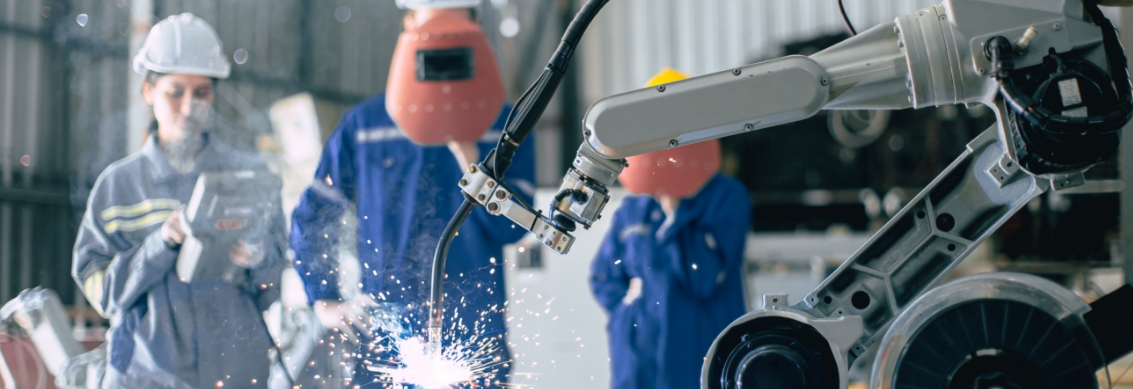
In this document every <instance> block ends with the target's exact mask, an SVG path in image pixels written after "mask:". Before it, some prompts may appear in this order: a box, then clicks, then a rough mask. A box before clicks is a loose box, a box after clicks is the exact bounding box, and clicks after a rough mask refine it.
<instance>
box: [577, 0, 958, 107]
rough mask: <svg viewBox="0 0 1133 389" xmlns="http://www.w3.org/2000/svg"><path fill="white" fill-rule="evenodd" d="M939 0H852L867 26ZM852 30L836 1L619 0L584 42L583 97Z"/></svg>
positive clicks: (858, 19) (855, 16)
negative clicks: (664, 70) (665, 71)
mask: <svg viewBox="0 0 1133 389" xmlns="http://www.w3.org/2000/svg"><path fill="white" fill-rule="evenodd" d="M939 3H940V1H939V0H935V1H933V0H847V1H845V6H846V12H847V13H848V14H849V17H850V20H851V21H852V22H853V23H854V27H855V28H857V29H858V31H863V30H865V29H868V28H869V27H872V26H874V25H877V24H880V23H882V22H886V21H890V20H893V18H895V17H897V16H899V15H904V14H908V13H912V12H915V11H917V10H919V9H923V8H926V7H929V6H931V5H934V4H939ZM842 31H846V29H845V25H844V24H843V22H842V18H841V14H840V13H839V12H838V2H837V1H836V0H791V1H779V0H614V1H611V2H610V3H609V4H608V5H606V7H605V8H604V9H603V10H602V14H600V15H599V16H598V18H597V19H596V20H595V22H594V25H593V26H592V27H591V29H590V30H589V31H587V33H586V38H584V40H583V43H582V46H583V48H582V50H583V51H582V52H583V54H582V56H581V57H580V58H582V64H581V66H583V74H584V75H585V76H584V77H583V79H584V81H583V82H584V85H583V98H584V100H585V101H586V102H588V103H593V102H594V101H595V100H597V99H598V98H601V97H602V96H606V95H610V94H614V93H620V92H625V91H628V90H632V89H636V88H640V87H641V86H642V85H643V84H644V83H645V81H646V80H648V79H649V77H650V76H651V75H653V74H654V73H656V72H657V71H659V70H660V69H661V68H663V67H666V66H668V67H673V68H676V69H679V70H681V71H684V72H686V73H689V74H691V75H702V74H706V73H710V72H715V71H720V70H724V69H728V68H730V67H735V66H739V65H744V64H748V63H752V62H756V61H759V60H763V59H770V58H774V57H777V56H779V55H780V53H779V48H780V47H781V46H782V45H783V44H784V43H788V42H792V41H798V40H804V39H808V38H811V37H814V36H817V35H820V34H827V33H837V32H842Z"/></svg>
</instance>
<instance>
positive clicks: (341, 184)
mask: <svg viewBox="0 0 1133 389" xmlns="http://www.w3.org/2000/svg"><path fill="white" fill-rule="evenodd" d="M479 3H480V0H442V1H428V0H399V4H400V5H401V6H402V7H404V8H408V12H407V14H406V16H405V19H404V27H405V31H404V32H403V33H402V34H401V37H400V39H399V41H398V46H397V48H396V50H395V54H394V57H393V59H392V62H393V63H392V66H391V70H390V76H389V82H388V85H387V90H386V93H383V94H379V95H377V96H374V97H372V98H370V99H368V100H365V101H363V102H361V103H359V104H358V105H356V106H354V107H353V108H351V109H350V110H349V111H348V112H347V113H346V115H345V116H344V117H343V119H342V121H341V122H340V123H339V125H338V127H337V128H336V129H335V131H334V133H333V134H332V135H331V136H330V138H329V139H328V140H327V144H326V147H325V149H324V151H323V155H322V159H321V161H320V163H319V167H318V169H317V171H316V173H315V177H314V182H313V184H312V186H311V188H309V189H308V190H307V191H306V192H305V193H304V194H303V196H302V197H301V198H300V203H299V205H298V207H296V209H295V212H294V213H293V214H292V230H291V247H292V249H293V250H294V252H295V261H294V265H295V267H296V269H297V270H298V271H299V274H300V276H301V277H302V278H303V281H304V284H305V287H306V292H307V296H308V299H309V301H310V303H311V304H313V305H314V308H315V310H316V312H318V313H319V315H320V317H321V318H323V320H324V325H327V326H342V323H344V322H353V325H354V326H357V325H358V323H357V322H358V320H357V317H358V315H357V314H354V313H352V312H357V309H358V308H362V309H364V310H368V311H369V312H371V313H374V312H378V313H377V314H375V315H374V316H387V317H388V316H393V317H395V319H397V320H395V321H394V322H395V323H392V324H393V325H397V326H401V325H404V326H406V327H409V328H408V332H411V333H413V334H415V335H423V333H422V331H424V329H425V327H426V323H425V318H426V317H427V310H426V309H425V304H426V303H427V302H428V298H429V287H430V282H431V281H430V272H431V269H432V260H433V253H434V252H435V250H436V247H437V243H438V241H439V239H440V236H441V234H442V231H443V230H444V228H445V226H446V225H447V224H448V221H449V219H450V218H451V217H452V215H454V214H455V213H456V210H457V208H458V207H459V206H460V204H461V202H462V201H463V200H464V197H463V194H462V193H461V190H460V187H459V185H458V183H459V181H460V179H461V177H462V176H463V174H464V172H465V171H466V169H468V167H469V166H470V165H472V164H475V163H477V162H478V161H479V158H480V157H481V156H484V155H486V154H487V153H488V152H489V150H491V149H492V147H493V146H494V145H495V143H496V140H497V139H498V138H499V136H500V131H502V129H503V126H504V122H505V121H506V116H507V113H508V112H509V111H510V110H511V108H510V106H509V105H507V104H505V103H504V99H505V93H504V85H503V81H502V78H501V77H500V73H499V66H498V64H497V63H496V59H495V55H494V53H493V52H492V50H491V47H490V46H489V44H488V40H487V37H486V34H485V33H484V31H483V30H481V29H480V27H479V26H478V25H477V24H476V19H477V18H476V15H475V8H473V7H477V6H478V5H479ZM489 129H490V131H489ZM527 143H528V144H531V143H534V142H530V141H529V142H527ZM534 164H535V161H534V155H533V153H532V150H531V147H530V146H524V147H521V148H520V151H519V152H518V154H517V155H516V157H515V163H514V164H513V165H512V166H513V167H512V169H510V170H509V171H508V180H507V181H506V182H508V183H509V184H510V185H511V186H512V187H514V188H515V189H517V192H516V194H517V195H519V196H522V197H524V198H525V199H527V200H528V201H530V200H531V196H532V195H533V193H534V185H533V181H534ZM352 208H353V209H352ZM349 212H354V213H355V215H347V213H349ZM348 216H356V220H357V232H356V234H343V233H342V226H343V225H344V221H345V220H346V219H344V218H346V217H348ZM347 224H349V223H347ZM525 232H526V231H525V230H524V229H522V228H516V227H515V226H514V225H513V224H512V223H511V222H510V221H508V220H507V219H506V218H501V217H493V216H490V215H488V213H487V212H486V211H485V210H484V209H477V210H475V211H474V212H473V213H472V215H471V217H470V218H469V219H468V222H467V223H465V224H464V226H463V227H462V228H461V229H460V231H459V235H458V236H457V237H456V239H455V240H454V242H453V246H452V253H453V255H451V256H450V258H449V260H448V266H447V267H446V275H447V280H448V282H446V283H445V292H446V293H447V294H448V295H449V298H447V299H445V309H446V311H447V312H449V313H450V314H455V315H459V316H460V317H461V318H463V321H462V323H463V324H462V326H463V327H465V328H467V329H469V330H470V331H469V333H468V334H454V335H456V336H457V337H467V336H471V335H473V334H475V335H479V336H485V337H489V338H491V339H492V341H493V342H494V343H495V344H497V345H498V346H499V347H500V349H501V351H500V352H499V355H497V358H496V362H495V367H494V368H493V369H491V371H490V372H489V373H488V375H489V376H490V377H481V378H480V379H479V380H477V382H476V384H477V386H478V387H500V386H502V385H505V384H506V382H507V372H508V370H509V368H508V366H509V365H508V363H509V362H510V354H509V352H508V349H507V346H506V339H505V337H504V333H505V331H506V322H505V316H504V305H505V302H506V301H507V300H506V295H505V293H504V290H505V289H504V278H503V277H504V276H503V267H502V265H503V247H504V246H505V245H508V244H511V243H514V242H516V241H518V240H519V239H520V238H521V237H522V236H523V235H524V233H525ZM350 235H354V236H356V238H354V239H355V240H356V241H348V242H341V240H342V238H341V236H350ZM347 239H349V238H347ZM344 245H345V246H354V248H356V252H357V259H358V262H359V263H360V265H358V266H357V267H358V269H359V270H360V271H361V272H362V274H361V279H360V285H358V286H360V288H354V287H355V285H343V283H342V280H343V279H345V278H348V277H347V276H349V275H348V274H343V272H342V269H344V267H343V266H340V260H341V258H339V256H340V252H341V251H340V249H341V246H344ZM347 289H360V291H359V293H360V294H361V296H362V300H364V301H361V302H360V301H357V299H356V298H355V296H344V295H343V293H342V291H343V290H347ZM360 305H369V306H370V307H359V306H360ZM369 324H371V326H370V328H359V329H360V330H361V334H360V336H361V338H362V339H361V344H362V346H361V348H360V349H359V350H358V352H355V353H354V354H353V355H355V357H356V358H355V361H354V362H355V367H354V369H353V371H352V372H351V374H352V375H353V379H352V381H353V382H351V385H363V386H365V385H370V384H372V383H373V382H378V381H381V380H382V379H383V377H382V376H381V375H379V374H377V373H373V372H370V371H369V370H368V369H367V367H368V366H373V365H396V361H395V359H396V355H390V353H389V350H386V349H383V347H385V346H386V344H385V343H383V342H384V339H387V337H386V335H388V331H389V329H388V328H373V323H369Z"/></svg>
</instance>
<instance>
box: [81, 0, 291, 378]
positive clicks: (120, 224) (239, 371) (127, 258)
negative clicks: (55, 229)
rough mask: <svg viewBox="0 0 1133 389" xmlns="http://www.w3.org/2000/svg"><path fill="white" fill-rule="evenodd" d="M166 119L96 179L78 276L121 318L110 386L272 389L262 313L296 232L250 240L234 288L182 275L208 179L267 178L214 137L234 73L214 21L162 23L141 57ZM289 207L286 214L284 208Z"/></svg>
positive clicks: (114, 324) (280, 229)
mask: <svg viewBox="0 0 1133 389" xmlns="http://www.w3.org/2000/svg"><path fill="white" fill-rule="evenodd" d="M134 70H135V71H136V72H138V73H139V74H142V75H144V76H145V82H144V84H143V86H142V91H141V93H142V96H143V97H144V99H145V101H146V103H147V104H149V105H151V106H152V107H153V114H154V117H155V120H154V122H153V124H152V125H151V127H150V132H149V136H148V139H147V140H146V143H145V145H144V146H143V148H142V150H141V151H138V152H136V153H134V154H132V155H130V156H129V157H126V158H125V159H122V160H120V161H118V162H115V163H113V164H111V165H110V167H108V168H106V170H105V171H103V172H102V174H101V175H100V176H99V178H98V180H97V181H96V182H95V185H94V188H93V189H92V191H91V195H90V199H89V200H88V205H87V210H86V213H85V215H84V216H83V219H82V225H81V226H80V229H79V235H78V238H77V241H76V243H75V249H74V263H73V264H72V271H71V273H72V276H73V277H74V279H75V281H76V282H77V283H78V284H79V286H80V288H81V289H82V291H83V293H84V295H85V296H86V298H87V300H88V301H90V303H91V305H92V306H94V307H95V309H96V310H98V311H99V313H100V314H102V315H103V316H105V317H107V318H109V319H110V321H111V329H110V331H109V332H108V339H107V343H108V345H109V346H108V350H107V352H108V354H109V358H108V359H109V361H108V365H109V366H108V368H107V371H106V375H105V378H104V380H103V384H102V385H103V387H104V388H170V389H172V388H176V389H181V388H186V389H189V388H203V387H222V386H223V387H225V388H264V387H266V386H267V382H268V375H269V374H270V372H269V366H270V360H269V358H268V356H269V350H271V349H272V345H273V341H272V339H271V337H270V336H269V335H268V332H267V329H266V327H265V325H264V322H263V317H262V315H261V312H262V311H263V310H264V309H265V308H266V307H268V305H270V304H271V302H272V301H274V300H276V299H277V298H278V296H279V286H278V285H279V277H280V273H281V271H282V269H283V268H284V267H285V266H286V265H287V263H286V261H285V260H284V259H283V250H284V247H285V246H284V244H285V239H286V226H285V225H284V224H283V212H282V209H278V211H277V212H275V215H273V218H272V221H273V224H272V229H271V232H270V233H271V236H272V237H273V238H274V239H268V240H267V242H265V243H263V245H264V246H266V247H260V246H259V245H252V244H246V243H244V242H240V243H238V244H236V245H234V246H233V247H232V248H231V249H230V250H229V251H228V258H227V259H228V260H230V261H231V262H232V263H233V264H235V265H237V266H239V267H241V268H244V269H246V270H245V271H244V272H243V273H241V274H238V276H237V277H235V278H233V279H232V280H231V281H225V280H194V281H193V282H192V283H185V282H182V280H181V279H180V278H179V277H178V275H177V272H176V270H175V268H174V267H175V266H174V265H175V262H176V261H177V258H178V253H179V250H180V247H181V244H182V243H184V242H185V240H186V239H187V237H188V235H189V233H188V231H186V229H185V227H184V223H183V221H182V220H181V219H182V218H183V212H182V210H183V209H184V206H183V205H184V204H186V203H188V202H189V199H190V196H191V195H192V193H193V189H194V186H196V184H197V178H198V177H199V176H200V175H201V174H202V173H208V172H232V171H247V170H252V171H261V172H266V171H267V168H266V166H265V165H264V164H263V163H262V162H261V161H259V160H258V159H257V158H256V157H255V156H253V155H251V154H248V153H244V152H241V151H237V150H235V149H233V148H231V147H229V146H227V145H225V144H222V143H221V142H219V141H217V140H216V139H214V138H213V137H211V136H210V134H209V131H208V129H207V128H206V123H209V122H210V121H209V118H210V116H211V115H212V111H213V108H212V105H213V99H214V90H215V86H216V83H217V80H218V79H224V78H227V77H228V75H229V72H230V65H229V63H228V60H227V58H226V57H225V54H224V52H223V49H222V45H221V42H220V40H219V38H218V37H217V34H216V31H215V30H213V28H212V26H210V25H209V24H208V23H207V22H205V21H203V20H201V19H199V18H197V17H195V16H194V15H193V14H190V13H183V14H180V15H174V16H170V17H169V18H167V19H165V20H162V21H161V22H159V23H157V24H156V25H154V26H153V29H151V30H150V32H149V35H147V37H146V40H145V43H144V45H143V47H142V48H141V50H140V51H139V52H138V54H137V56H136V57H135V58H134ZM276 207H277V208H278V205H276Z"/></svg>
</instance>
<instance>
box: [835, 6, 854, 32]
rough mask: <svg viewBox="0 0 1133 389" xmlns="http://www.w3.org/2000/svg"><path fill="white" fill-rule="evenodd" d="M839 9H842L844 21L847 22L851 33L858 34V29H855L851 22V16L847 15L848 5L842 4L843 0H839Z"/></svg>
mask: <svg viewBox="0 0 1133 389" xmlns="http://www.w3.org/2000/svg"><path fill="white" fill-rule="evenodd" d="M838 10H839V11H842V21H843V22H845V23H846V28H848V29H850V35H851V36H852V35H858V30H856V29H854V24H853V23H850V17H849V16H847V15H846V7H845V6H843V5H842V0H838Z"/></svg>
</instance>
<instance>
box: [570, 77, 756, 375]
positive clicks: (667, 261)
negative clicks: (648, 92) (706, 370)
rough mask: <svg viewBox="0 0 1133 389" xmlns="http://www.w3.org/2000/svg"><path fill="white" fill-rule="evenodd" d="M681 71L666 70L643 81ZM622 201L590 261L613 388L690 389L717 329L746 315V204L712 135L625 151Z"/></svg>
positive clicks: (743, 192) (658, 81) (664, 79)
mask: <svg viewBox="0 0 1133 389" xmlns="http://www.w3.org/2000/svg"><path fill="white" fill-rule="evenodd" d="M684 78H687V77H686V76H684V75H683V74H680V73H678V72H676V71H673V70H669V69H666V70H665V71H663V72H661V73H660V74H658V75H657V76H655V77H654V79H653V80H651V81H650V83H649V86H656V85H660V84H665V83H669V82H674V81H679V80H681V79H684ZM627 162H628V163H629V167H628V168H626V169H625V171H623V172H622V174H621V176H619V180H620V181H621V183H622V185H623V186H625V188H626V189H627V190H628V191H629V192H631V193H634V194H637V195H634V196H629V197H627V198H626V199H625V200H623V201H622V204H621V207H619V208H618V210H617V212H616V213H615V214H614V219H613V221H612V223H613V224H612V225H611V227H610V230H609V232H608V233H607V234H606V237H605V240H604V241H603V242H602V246H601V248H600V249H599V251H598V255H597V256H596V257H595V259H594V262H593V264H592V268H591V277H590V287H591V289H592V292H593V293H594V296H595V298H597V300H598V302H599V304H601V305H602V308H603V309H604V310H605V311H606V313H608V314H609V315H610V321H609V324H608V327H607V330H608V332H609V342H610V363H611V365H612V366H611V371H612V373H613V377H612V382H611V385H612V387H613V388H616V389H630V388H641V389H644V388H651V389H652V388H696V387H699V386H700V367H701V365H702V364H703V362H704V356H705V355H706V354H707V353H708V349H709V347H711V345H712V342H713V340H714V339H715V337H716V334H718V333H720V331H722V330H724V328H725V327H727V326H728V324H730V323H731V322H732V321H733V320H735V319H737V318H739V317H740V316H742V315H743V314H744V312H745V305H744V294H743V284H742V273H741V271H740V270H741V267H742V261H743V251H744V239H745V236H746V234H747V230H748V226H749V218H750V214H751V202H750V200H749V197H748V194H747V191H746V189H745V188H744V186H743V184H741V183H740V182H739V181H737V180H735V179H732V178H730V177H726V176H724V175H723V174H721V173H719V172H718V170H719V168H720V145H719V142H718V141H715V140H713V141H708V142H702V143H697V144H692V145H688V146H682V147H678V148H675V149H668V150H662V151H657V152H653V153H648V154H643V155H639V156H635V157H630V158H628V161H627Z"/></svg>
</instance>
